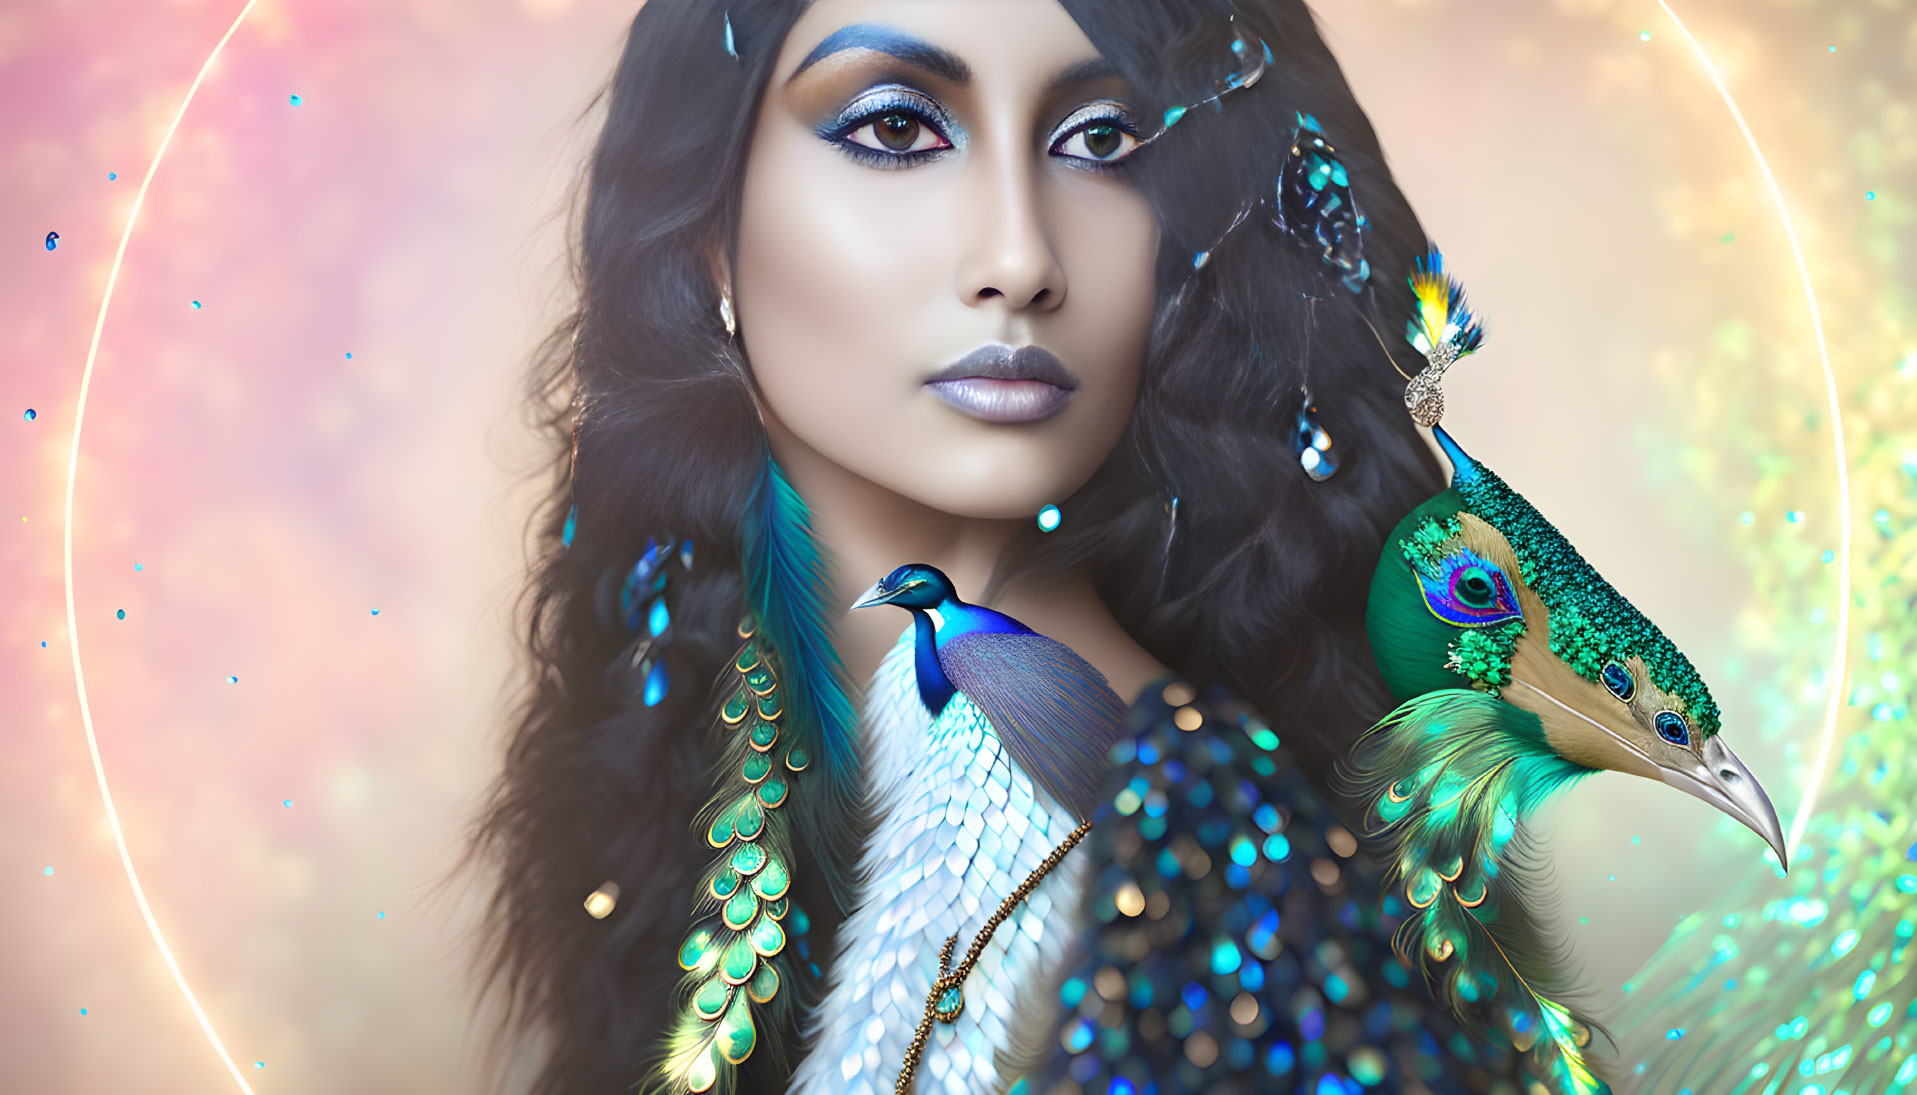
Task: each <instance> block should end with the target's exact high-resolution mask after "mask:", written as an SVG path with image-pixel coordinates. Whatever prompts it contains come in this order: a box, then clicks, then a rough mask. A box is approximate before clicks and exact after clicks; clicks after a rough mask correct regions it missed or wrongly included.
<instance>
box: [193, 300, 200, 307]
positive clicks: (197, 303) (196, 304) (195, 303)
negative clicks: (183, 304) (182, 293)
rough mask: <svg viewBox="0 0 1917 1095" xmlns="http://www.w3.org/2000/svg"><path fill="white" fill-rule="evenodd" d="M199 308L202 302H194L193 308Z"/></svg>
mask: <svg viewBox="0 0 1917 1095" xmlns="http://www.w3.org/2000/svg"><path fill="white" fill-rule="evenodd" d="M199 306H200V302H199V301H197V300H196V301H194V302H193V307H195V308H198V307H199Z"/></svg>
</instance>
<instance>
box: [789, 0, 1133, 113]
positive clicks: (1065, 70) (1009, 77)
mask: <svg viewBox="0 0 1917 1095" xmlns="http://www.w3.org/2000/svg"><path fill="white" fill-rule="evenodd" d="M875 61H880V62H889V63H895V64H898V65H904V66H909V67H911V68H913V69H915V70H916V71H919V72H923V73H926V74H929V75H931V76H933V77H935V78H937V79H940V80H943V81H945V82H947V83H949V84H953V85H957V86H975V85H980V84H986V83H991V84H1000V83H1012V84H1015V85H1019V86H1021V87H1024V88H1026V89H1028V90H1031V91H1033V92H1034V93H1036V92H1039V91H1042V90H1046V89H1048V88H1050V87H1053V86H1056V85H1057V84H1059V83H1061V82H1064V81H1066V80H1073V81H1077V82H1084V81H1085V80H1088V79H1095V78H1098V77H1100V76H1109V75H1111V69H1110V67H1109V66H1108V65H1106V64H1105V63H1104V62H1103V61H1102V59H1101V58H1100V57H1099V56H1098V51H1097V50H1096V49H1095V48H1094V47H1093V46H1092V43H1091V40H1090V39H1089V38H1087V37H1086V36H1085V32H1084V31H1083V30H1081V29H1080V28H1079V26H1078V24H1077V23H1076V22H1075V21H1073V19H1072V17H1071V15H1070V14H1069V13H1067V12H1066V10H1065V9H1064V7H1062V6H1061V5H1060V4H1059V3H1058V0H815V2H814V3H812V4H811V5H810V6H809V7H808V8H807V9H806V11H805V14H804V15H802V16H800V17H799V20H798V21H797V23H795V24H794V25H793V28H792V30H791V32H790V33H789V34H788V35H787V36H786V40H785V44H784V45H783V46H782V47H781V49H780V52H779V61H778V64H777V65H776V66H775V68H774V71H773V80H774V82H775V83H784V82H785V81H787V80H792V79H794V78H795V77H800V76H806V75H808V74H809V75H821V74H825V73H829V72H831V71H833V70H836V69H843V68H846V67H851V66H858V65H870V64H872V63H874V62H875Z"/></svg>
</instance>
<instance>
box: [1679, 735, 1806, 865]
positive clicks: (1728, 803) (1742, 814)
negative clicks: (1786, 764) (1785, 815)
mask: <svg viewBox="0 0 1917 1095" xmlns="http://www.w3.org/2000/svg"><path fill="white" fill-rule="evenodd" d="M1657 777H1658V778H1659V779H1661V780H1663V781H1664V782H1665V783H1668V784H1670V785H1671V786H1672V787H1675V788H1677V789H1678V790H1680V791H1682V792H1684V793H1685V794H1687V795H1691V796H1693V797H1695V798H1701V799H1703V800H1704V801H1705V802H1708V803H1710V804H1711V805H1712V806H1715V807H1717V808H1718V809H1719V810H1722V811H1724V812H1725V813H1727V814H1729V815H1731V816H1732V817H1734V818H1736V819H1737V820H1739V821H1741V822H1743V823H1744V825H1745V826H1746V827H1747V828H1749V829H1750V830H1751V832H1753V833H1756V834H1757V835H1758V836H1761V837H1763V838H1764V843H1766V844H1769V845H1770V846H1771V850H1772V851H1774V852H1776V853H1777V862H1778V863H1779V865H1781V866H1783V867H1784V868H1785V869H1786V870H1788V869H1789V868H1790V860H1789V858H1788V857H1787V856H1786V854H1785V849H1784V830H1783V827H1782V826H1780V825H1778V823H1777V811H1776V810H1775V809H1773V808H1772V807H1771V800H1770V796H1769V795H1766V794H1765V793H1764V788H1763V786H1762V785H1761V784H1759V783H1758V782H1757V780H1756V778H1755V777H1753V776H1752V775H1751V770H1750V769H1749V768H1746V767H1744V762H1743V761H1741V760H1738V759H1737V754H1736V753H1733V752H1731V750H1730V747H1729V746H1727V745H1725V744H1724V740H1723V738H1722V736H1720V735H1717V734H1713V735H1711V736H1710V737H1709V738H1706V739H1705V740H1704V744H1703V745H1702V746H1701V747H1700V748H1699V749H1698V757H1697V759H1696V760H1693V761H1690V762H1688V763H1685V764H1683V765H1682V766H1681V767H1679V766H1669V767H1667V766H1665V765H1663V764H1659V765H1658V773H1657Z"/></svg>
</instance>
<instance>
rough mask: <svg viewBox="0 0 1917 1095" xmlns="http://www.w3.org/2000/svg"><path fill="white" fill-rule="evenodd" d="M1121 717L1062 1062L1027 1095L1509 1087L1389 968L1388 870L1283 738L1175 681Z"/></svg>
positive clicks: (1231, 699) (1503, 1067)
mask: <svg viewBox="0 0 1917 1095" xmlns="http://www.w3.org/2000/svg"><path fill="white" fill-rule="evenodd" d="M1128 717H1129V721H1128V729H1129V730H1130V734H1129V735H1128V736H1127V738H1126V740H1124V741H1121V743H1120V744H1119V745H1118V746H1117V747H1116V748H1115V749H1114V752H1113V760H1114V762H1115V763H1114V765H1113V769H1112V772H1111V776H1110V780H1109V782H1108V784H1107V792H1108V793H1107V795H1106V798H1105V799H1104V801H1103V803H1102V804H1101V805H1100V806H1099V808H1098V811H1097V813H1096V814H1095V815H1094V818H1093V825H1092V831H1091V834H1090V836H1088V838H1087V841H1086V843H1087V844H1088V845H1089V846H1090V847H1089V854H1088V856H1087V858H1088V859H1089V860H1090V861H1091V862H1090V863H1089V864H1088V866H1089V868H1090V883H1089V885H1088V887H1087V893H1086V905H1085V913H1086V923H1087V924H1088V928H1087V934H1086V937H1085V940H1084V944H1085V950H1084V952H1083V958H1082V961H1081V962H1080V963H1079V965H1078V967H1077V970H1076V972H1075V973H1074V974H1073V975H1072V976H1071V977H1070V978H1069V979H1068V980H1067V981H1066V982H1065V984H1064V988H1063V990H1062V992H1061V994H1060V1001H1059V1002H1060V1004H1061V1005H1062V1008H1061V1011H1060V1014H1059V1020H1058V1021H1059V1024H1060V1029H1059V1031H1058V1042H1057V1044H1058V1046H1059V1047H1060V1048H1061V1051H1062V1052H1061V1053H1060V1054H1059V1055H1058V1056H1056V1057H1055V1058H1054V1059H1053V1060H1052V1062H1051V1064H1050V1069H1049V1071H1048V1072H1047V1073H1046V1074H1045V1075H1044V1076H1043V1077H1042V1078H1041V1082H1040V1083H1037V1084H1034V1085H1033V1090H1034V1091H1035V1092H1045V1091H1050V1090H1054V1089H1055V1087H1056V1085H1058V1084H1060V1083H1065V1082H1069V1083H1075V1084H1077V1085H1079V1087H1080V1088H1081V1090H1085V1091H1105V1090H1107V1089H1108V1088H1111V1089H1114V1090H1124V1089H1125V1086H1126V1085H1130V1086H1131V1089H1132V1090H1138V1091H1144V1090H1149V1089H1150V1088H1148V1087H1147V1085H1155V1086H1156V1089H1157V1090H1158V1091H1160V1092H1165V1093H1170V1092H1181V1091H1200V1090H1203V1091H1221V1092H1223V1091H1246V1092H1250V1091H1264V1090H1302V1091H1310V1092H1322V1091H1338V1092H1345V1091H1357V1090H1360V1089H1361V1088H1362V1089H1363V1090H1365V1091H1386V1092H1393V1091H1409V1090H1418V1089H1420V1088H1421V1087H1422V1088H1423V1089H1427V1090H1431V1091H1437V1092H1467V1091H1490V1090H1494V1087H1493V1077H1494V1076H1508V1075H1510V1072H1509V1069H1510V1062H1509V1059H1508V1057H1506V1056H1504V1055H1501V1054H1498V1053H1496V1052H1494V1051H1491V1050H1488V1049H1486V1048H1483V1047H1482V1046H1481V1044H1480V1043H1477V1042H1475V1041H1474V1040H1472V1039H1469V1038H1467V1037H1465V1036H1464V1035H1463V1034H1462V1033H1461V1032H1459V1031H1458V1030H1457V1029H1456V1028H1455V1027H1454V1026H1453V1025H1451V1024H1450V1023H1449V1022H1448V1021H1447V1020H1446V1018H1445V1016H1444V1014H1443V1012H1442V1011H1441V1009H1439V1008H1438V1007H1437V1006H1436V1005H1435V1004H1434V1003H1433V1002H1432V1000H1431V998H1430V996H1429V995H1428V993H1426V991H1425V988H1424V986H1423V985H1422V984H1421V983H1415V982H1414V978H1413V976H1412V975H1411V972H1410V971H1409V970H1408V969H1407V968H1406V967H1405V966H1404V965H1403V964H1401V963H1400V962H1399V961H1398V960H1397V957H1396V955H1395V954H1394V953H1393V952H1392V949H1391V936H1392V932H1393V930H1394V929H1395V927H1396V920H1395V919H1394V918H1393V917H1392V916H1390V915H1388V910H1387V908H1386V902H1385V900H1384V890H1383V887H1382V885H1381V882H1380V877H1381V872H1380V871H1379V870H1378V869H1377V867H1376V866H1375V865H1374V864H1373V863H1372V862H1371V861H1370V860H1368V859H1366V858H1364V857H1363V856H1362V855H1361V854H1360V853H1359V849H1358V842H1357V840H1356V838H1355V837H1354V836H1353V834H1352V833H1350V832H1349V831H1348V830H1346V829H1345V828H1343V826H1341V825H1340V824H1339V823H1338V822H1337V821H1336V820H1335V818H1334V816H1333V814H1332V812H1331V811H1330V809H1329V808H1328V806H1327V805H1326V804H1325V802H1324V800H1323V799H1322V798H1321V797H1320V796H1319V795H1318V794H1317V793H1316V792H1315V791H1314V790H1313V789H1312V787H1311V785H1310V783H1309V782H1308V781H1307V780H1306V779H1305V778H1304V776H1303V774H1302V773H1301V772H1300V771H1299V770H1298V768H1297V767H1296V766H1295V765H1293V764H1292V763H1291V762H1290V759H1289V758H1288V756H1287V754H1286V751H1285V749H1284V745H1283V741H1282V737H1281V734H1280V733H1279V730H1278V729H1277V728H1274V727H1272V726H1270V725H1269V724H1267V723H1266V721H1265V720H1263V719H1262V718H1261V717H1260V716H1259V715H1258V713H1257V712H1256V711H1254V710H1253V709H1252V708H1251V707H1250V706H1249V705H1247V704H1246V703H1244V702H1243V701H1241V700H1239V699H1238V698H1237V697H1235V696H1233V695H1231V694H1230V693H1229V692H1228V691H1225V690H1223V689H1218V688H1206V689H1203V690H1200V689H1198V688H1195V687H1193V686H1192V685H1191V684H1189V683H1186V682H1183V681H1179V680H1175V679H1171V680H1166V681H1163V682H1154V685H1153V686H1151V687H1148V688H1147V689H1146V690H1145V691H1144V692H1143V693H1141V694H1140V695H1139V696H1138V698H1137V699H1136V700H1135V701H1134V703H1133V704H1132V707H1131V710H1130V712H1129V716H1128ZM1327 1078H1329V1079H1330V1083H1331V1085H1332V1086H1329V1087H1327V1086H1324V1083H1325V1081H1326V1080H1327Z"/></svg>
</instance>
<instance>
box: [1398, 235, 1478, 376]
mask: <svg viewBox="0 0 1917 1095" xmlns="http://www.w3.org/2000/svg"><path fill="white" fill-rule="evenodd" d="M1411 292H1412V295H1413V296H1415V297H1416V298H1417V302H1418V310H1417V314H1416V315H1414V316H1413V317H1412V318H1411V319H1410V320H1407V321H1406V323H1405V339H1406V340H1407V341H1409V342H1410V343H1411V345H1412V347H1413V348H1414V349H1416V350H1417V351H1418V352H1419V353H1421V354H1423V355H1425V357H1427V358H1431V357H1434V356H1436V357H1442V358H1446V359H1447V360H1445V362H1444V363H1445V364H1446V365H1450V364H1451V363H1452V362H1455V361H1456V360H1458V359H1459V358H1461V357H1464V356H1466V355H1468V354H1471V353H1473V352H1475V351H1476V350H1477V349H1478V347H1479V346H1481V345H1483V344H1484V327H1483V325H1482V324H1481V323H1479V322H1478V319H1477V317H1476V316H1474V315H1472V314H1471V310H1470V309H1469V308H1467V307H1465V301H1464V285H1463V284H1462V283H1460V282H1459V281H1458V279H1457V278H1455V277H1453V276H1451V274H1449V273H1448V272H1446V270H1445V268H1444V255H1443V253H1441V252H1440V251H1439V250H1438V249H1437V248H1435V247H1434V248H1432V249H1431V252H1430V254H1428V255H1420V256H1419V257H1418V258H1417V260H1416V262H1415V263H1414V265H1413V268H1412V271H1411Z"/></svg>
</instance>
